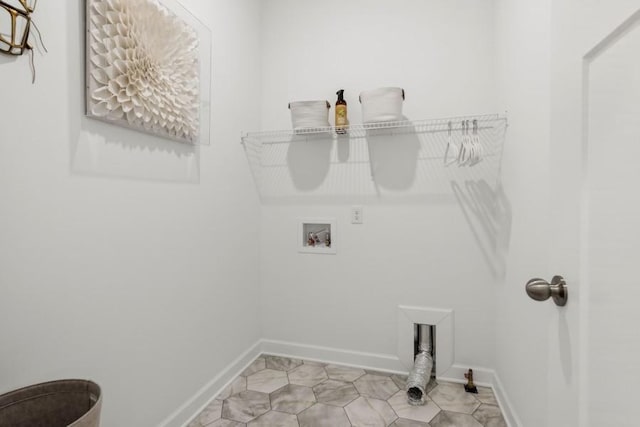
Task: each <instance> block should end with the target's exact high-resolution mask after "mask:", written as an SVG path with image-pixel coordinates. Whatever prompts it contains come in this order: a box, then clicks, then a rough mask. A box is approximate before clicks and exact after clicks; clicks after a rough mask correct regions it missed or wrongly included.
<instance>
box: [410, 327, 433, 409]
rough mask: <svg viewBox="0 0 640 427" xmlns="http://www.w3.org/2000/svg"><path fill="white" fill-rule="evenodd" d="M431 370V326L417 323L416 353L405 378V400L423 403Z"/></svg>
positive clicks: (412, 402) (415, 403) (412, 403)
mask: <svg viewBox="0 0 640 427" xmlns="http://www.w3.org/2000/svg"><path fill="white" fill-rule="evenodd" d="M431 371H433V356H432V348H431V327H430V326H428V325H418V354H417V355H416V358H415V361H414V364H413V369H412V370H411V372H410V373H409V377H408V378H407V400H408V401H409V404H410V405H413V406H418V405H424V394H425V389H426V388H427V384H428V383H429V380H431Z"/></svg>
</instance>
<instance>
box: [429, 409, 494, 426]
mask: <svg viewBox="0 0 640 427" xmlns="http://www.w3.org/2000/svg"><path fill="white" fill-rule="evenodd" d="M429 424H431V427H452V426H455V427H483V426H482V424H480V423H479V422H478V421H477V420H476V419H475V418H473V417H472V416H471V415H468V414H460V413H458V412H447V411H442V412H440V413H439V414H438V415H436V417H435V418H434V419H433V420H431V422H430V423H429Z"/></svg>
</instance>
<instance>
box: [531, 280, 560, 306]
mask: <svg viewBox="0 0 640 427" xmlns="http://www.w3.org/2000/svg"><path fill="white" fill-rule="evenodd" d="M527 295H529V296H530V297H531V298H532V299H534V300H536V301H546V300H548V299H549V298H553V302H555V303H556V305H559V306H561V307H562V306H564V305H565V304H566V303H567V299H568V298H569V291H568V290H567V283H566V282H565V281H564V277H562V276H553V279H551V283H549V282H547V281H546V280H543V279H531V280H529V281H528V282H527Z"/></svg>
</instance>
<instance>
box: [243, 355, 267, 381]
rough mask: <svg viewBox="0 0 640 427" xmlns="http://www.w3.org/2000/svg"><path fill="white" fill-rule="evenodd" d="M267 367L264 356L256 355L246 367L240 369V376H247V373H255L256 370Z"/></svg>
mask: <svg viewBox="0 0 640 427" xmlns="http://www.w3.org/2000/svg"><path fill="white" fill-rule="evenodd" d="M266 368H267V362H266V360H265V359H264V357H258V358H257V359H256V360H254V361H253V363H251V365H249V366H247V368H246V369H245V370H244V371H242V373H241V374H240V376H243V377H248V376H249V375H252V374H255V373H256V372H260V371H262V370H263V369H266Z"/></svg>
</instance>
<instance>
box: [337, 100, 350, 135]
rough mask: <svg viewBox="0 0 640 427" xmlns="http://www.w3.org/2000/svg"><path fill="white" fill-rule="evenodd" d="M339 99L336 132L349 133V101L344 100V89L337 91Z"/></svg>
mask: <svg viewBox="0 0 640 427" xmlns="http://www.w3.org/2000/svg"><path fill="white" fill-rule="evenodd" d="M337 95H338V100H337V101H336V133H338V134H340V135H344V134H345V133H347V126H348V125H349V120H348V119H347V101H345V100H344V89H340V90H339V91H338V92H337Z"/></svg>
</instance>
